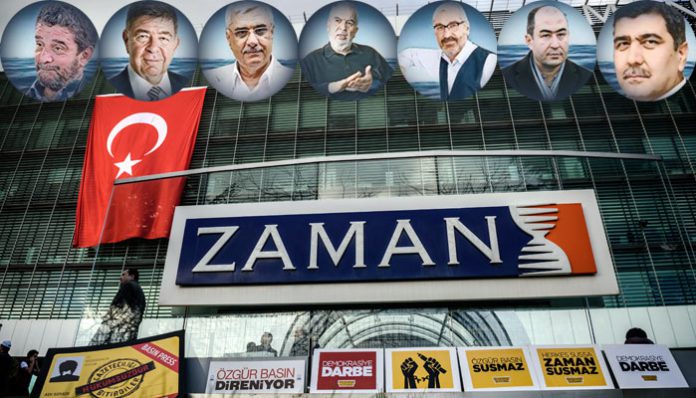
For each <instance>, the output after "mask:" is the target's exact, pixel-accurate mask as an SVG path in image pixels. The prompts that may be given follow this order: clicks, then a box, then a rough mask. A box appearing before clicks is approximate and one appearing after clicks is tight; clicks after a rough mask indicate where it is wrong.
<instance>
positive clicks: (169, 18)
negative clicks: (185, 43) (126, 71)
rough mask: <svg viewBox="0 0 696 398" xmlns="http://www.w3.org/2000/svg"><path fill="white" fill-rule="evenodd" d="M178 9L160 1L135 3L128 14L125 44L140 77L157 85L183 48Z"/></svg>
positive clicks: (124, 36) (134, 69) (132, 66)
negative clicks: (175, 55)
mask: <svg viewBox="0 0 696 398" xmlns="http://www.w3.org/2000/svg"><path fill="white" fill-rule="evenodd" d="M177 30H178V22H177V16H176V10H175V9H174V7H172V6H170V5H168V4H165V3H160V2H157V1H143V2H137V3H133V4H131V5H130V6H129V7H128V12H127V14H126V29H124V30H123V42H124V43H125V45H126V52H127V53H128V58H129V63H130V66H131V68H133V71H135V73H137V74H138V76H140V77H142V78H143V79H145V80H147V81H148V82H149V83H150V84H153V85H156V84H159V82H160V81H162V77H164V74H165V73H167V69H168V68H169V64H170V63H171V62H172V58H173V56H174V51H176V49H177V47H179V36H178V34H177Z"/></svg>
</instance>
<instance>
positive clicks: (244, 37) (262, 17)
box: [225, 1, 274, 73]
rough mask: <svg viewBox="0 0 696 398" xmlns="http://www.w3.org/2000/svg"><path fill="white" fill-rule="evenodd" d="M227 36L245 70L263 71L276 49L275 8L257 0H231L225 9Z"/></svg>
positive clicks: (238, 62)
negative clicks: (233, 0)
mask: <svg viewBox="0 0 696 398" xmlns="http://www.w3.org/2000/svg"><path fill="white" fill-rule="evenodd" d="M225 24H226V26H227V29H226V30H225V37H227V43H229V45H230V49H231V50H232V53H233V54H234V58H235V59H236V60H237V66H238V67H239V68H240V70H241V71H242V72H246V73H256V72H257V71H264V70H266V68H267V67H268V65H270V62H271V54H272V52H273V28H274V21H273V11H272V10H271V8H270V7H268V6H267V5H265V4H262V3H256V2H246V1H242V2H237V3H232V4H230V5H229V6H228V7H227V10H226V11H225Z"/></svg>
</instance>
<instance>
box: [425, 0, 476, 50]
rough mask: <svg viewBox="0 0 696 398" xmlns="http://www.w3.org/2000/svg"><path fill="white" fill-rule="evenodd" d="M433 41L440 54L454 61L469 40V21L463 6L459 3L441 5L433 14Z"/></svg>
mask: <svg viewBox="0 0 696 398" xmlns="http://www.w3.org/2000/svg"><path fill="white" fill-rule="evenodd" d="M433 29H434V30H435V39H436V40H437V44H438V45H439V46H440V49H441V50H442V52H443V53H444V54H445V55H446V56H447V58H449V59H450V60H454V59H455V58H456V57H457V55H459V53H460V52H461V51H462V49H463V48H464V45H465V44H466V41H467V40H469V19H468V18H467V16H466V12H465V11H464V6H462V5H461V4H459V3H454V2H447V3H443V4H442V5H440V6H439V7H437V8H436V9H435V11H434V12H433Z"/></svg>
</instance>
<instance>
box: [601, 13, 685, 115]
mask: <svg viewBox="0 0 696 398" xmlns="http://www.w3.org/2000/svg"><path fill="white" fill-rule="evenodd" d="M597 59H598V60H599V70H601V71H602V75H604V79H605V80H606V81H607V82H608V83H609V85H610V86H612V87H613V88H614V90H616V91H617V92H618V93H620V94H621V95H623V96H625V97H628V98H630V99H633V100H636V101H650V102H652V101H659V100H662V99H665V98H667V97H669V96H671V95H673V94H674V93H676V92H677V91H679V90H680V89H681V88H682V87H683V86H684V85H685V84H686V81H687V80H688V79H689V77H690V76H691V72H693V70H694V62H695V61H696V37H694V31H693V30H692V29H691V27H690V26H689V24H688V23H687V22H686V20H685V19H684V15H682V14H681V13H680V12H679V10H677V9H676V8H674V7H671V6H668V5H667V4H665V3H659V2H657V1H637V2H635V3H630V4H626V5H624V6H621V7H619V8H618V9H617V10H616V12H615V13H614V15H612V16H611V17H609V18H608V19H607V22H606V23H605V24H604V26H603V27H602V31H601V32H600V33H599V40H598V44H597Z"/></svg>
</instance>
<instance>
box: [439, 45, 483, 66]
mask: <svg viewBox="0 0 696 398" xmlns="http://www.w3.org/2000/svg"><path fill="white" fill-rule="evenodd" d="M477 47H478V46H477V45H476V44H474V43H472V42H470V41H469V40H467V41H466V44H464V48H462V51H460V52H459V54H457V56H456V57H455V58H454V61H450V59H449V58H448V57H447V55H445V53H442V59H444V60H445V61H446V62H447V64H448V65H449V66H454V65H457V64H463V63H464V61H466V59H467V58H469V55H471V53H473V52H474V50H476V48H477Z"/></svg>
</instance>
